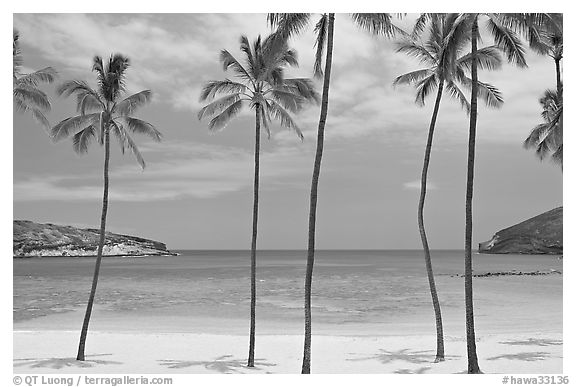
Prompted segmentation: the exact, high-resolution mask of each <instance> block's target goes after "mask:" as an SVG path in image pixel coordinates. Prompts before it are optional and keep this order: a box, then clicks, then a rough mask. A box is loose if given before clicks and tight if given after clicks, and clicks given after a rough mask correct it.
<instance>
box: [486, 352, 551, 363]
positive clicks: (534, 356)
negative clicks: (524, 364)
mask: <svg viewBox="0 0 576 387" xmlns="http://www.w3.org/2000/svg"><path fill="white" fill-rule="evenodd" d="M549 357H550V353H549V352H519V353H510V354H505V355H500V356H494V357H489V358H487V359H486V360H500V359H506V360H522V361H540V360H546V358H549Z"/></svg>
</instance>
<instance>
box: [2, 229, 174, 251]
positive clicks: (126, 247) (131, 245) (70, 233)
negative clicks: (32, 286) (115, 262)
mask: <svg viewBox="0 0 576 387" xmlns="http://www.w3.org/2000/svg"><path fill="white" fill-rule="evenodd" d="M13 228H14V230H13V255H14V258H24V257H54V256H73V257H77V256H95V255H96V254H97V248H98V241H99V239H100V230H98V229H90V228H88V229H81V228H76V227H72V226H60V225H56V224H50V223H47V224H40V223H34V222H31V221H29V220H15V221H14V224H13ZM103 255H105V256H144V255H177V254H176V253H172V252H170V251H168V250H167V249H166V245H165V244H164V243H161V242H157V241H153V240H149V239H144V238H139V237H135V236H129V235H121V234H114V233H110V232H107V233H106V242H105V245H104V250H103Z"/></svg>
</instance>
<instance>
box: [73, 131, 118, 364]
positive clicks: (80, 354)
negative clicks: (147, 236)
mask: <svg viewBox="0 0 576 387" xmlns="http://www.w3.org/2000/svg"><path fill="white" fill-rule="evenodd" d="M109 163H110V133H109V132H108V129H106V130H105V131H104V197H103V199H102V218H101V219H100V242H99V243H98V255H97V256H96V266H95V267H94V277H93V279H92V289H91V290H90V297H89V298H88V306H87V307H86V314H85V315H84V323H83V324H82V332H81V333H80V345H79V346H78V355H77V356H76V360H81V361H84V348H85V346H86V336H88V325H89V324H90V316H91V314H92V307H93V306H94V297H95V296H96V287H97V286H98V274H99V273H100V263H101V262H102V250H103V249H104V241H105V238H106V214H107V213H108V165H109Z"/></svg>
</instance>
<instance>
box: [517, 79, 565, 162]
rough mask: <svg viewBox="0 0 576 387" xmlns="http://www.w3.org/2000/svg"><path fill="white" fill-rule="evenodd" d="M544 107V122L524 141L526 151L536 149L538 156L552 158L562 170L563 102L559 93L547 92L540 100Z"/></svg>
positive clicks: (541, 158) (533, 129)
mask: <svg viewBox="0 0 576 387" xmlns="http://www.w3.org/2000/svg"><path fill="white" fill-rule="evenodd" d="M539 102H540V105H541V106H542V109H543V110H542V113H541V116H542V118H543V119H544V122H543V123H541V124H539V125H536V126H535V127H534V128H532V131H531V132H530V135H529V136H528V137H527V138H526V140H524V147H525V148H526V149H529V148H534V149H535V150H536V156H538V158H540V160H544V159H545V158H546V157H547V156H550V158H551V159H552V161H554V162H556V163H558V164H560V167H561V168H562V160H563V157H562V156H563V154H562V150H563V146H562V145H563V141H562V119H561V118H562V110H563V109H562V101H561V98H560V97H559V95H558V93H557V91H554V90H546V91H545V92H544V95H543V96H542V97H541V98H540V100H539Z"/></svg>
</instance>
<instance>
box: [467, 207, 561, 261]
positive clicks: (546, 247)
mask: <svg viewBox="0 0 576 387" xmlns="http://www.w3.org/2000/svg"><path fill="white" fill-rule="evenodd" d="M562 212H563V211H562V207H558V208H555V209H553V210H550V211H548V212H545V213H543V214H540V215H538V216H535V217H533V218H530V219H528V220H525V221H524V222H521V223H518V224H516V225H514V226H512V227H508V228H505V229H503V230H500V231H498V232H497V233H496V234H494V236H493V237H492V239H491V240H489V241H487V242H482V243H480V245H479V247H478V251H479V252H480V253H487V254H562V249H563V238H562Z"/></svg>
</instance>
